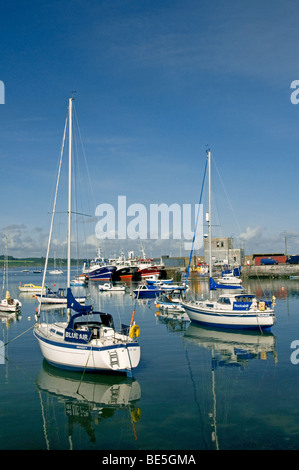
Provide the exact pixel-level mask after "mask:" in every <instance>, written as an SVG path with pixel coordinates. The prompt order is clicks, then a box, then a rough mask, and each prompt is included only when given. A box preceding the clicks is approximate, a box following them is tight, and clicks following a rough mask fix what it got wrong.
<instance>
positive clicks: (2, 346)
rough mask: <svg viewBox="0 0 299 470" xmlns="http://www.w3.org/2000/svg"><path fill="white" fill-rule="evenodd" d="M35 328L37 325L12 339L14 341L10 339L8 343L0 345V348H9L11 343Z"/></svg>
mask: <svg viewBox="0 0 299 470" xmlns="http://www.w3.org/2000/svg"><path fill="white" fill-rule="evenodd" d="M34 326H35V325H32V326H30V328H28V329H27V330H25V331H22V333H20V334H19V335H17V336H15V337H14V338H12V339H10V340H9V341H7V342H6V343H3V344H0V348H4V346H7V345H8V344H9V343H11V342H12V341H14V340H15V339H18V338H20V336H23V335H24V334H25V333H27V332H28V331H30V330H32V328H34Z"/></svg>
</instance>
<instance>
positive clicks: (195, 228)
mask: <svg viewBox="0 0 299 470" xmlns="http://www.w3.org/2000/svg"><path fill="white" fill-rule="evenodd" d="M207 163H208V162H207V160H206V165H205V170H204V175H203V182H202V186H201V193H200V198H199V206H198V211H197V216H196V223H195V227H194V234H193V240H192V248H191V251H190V257H189V264H188V269H187V275H186V280H185V288H184V292H185V291H186V287H187V282H188V277H189V271H190V265H191V260H192V254H193V248H194V242H195V237H196V230H197V223H198V216H199V211H200V204H201V200H202V193H203V188H204V183H205V177H206V172H207Z"/></svg>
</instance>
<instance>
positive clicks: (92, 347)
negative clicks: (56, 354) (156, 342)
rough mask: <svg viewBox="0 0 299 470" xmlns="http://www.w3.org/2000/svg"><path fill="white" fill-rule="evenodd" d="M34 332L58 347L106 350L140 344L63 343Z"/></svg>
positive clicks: (40, 338) (41, 338)
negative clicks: (99, 344) (96, 344)
mask: <svg viewBox="0 0 299 470" xmlns="http://www.w3.org/2000/svg"><path fill="white" fill-rule="evenodd" d="M33 334H34V336H35V337H36V338H37V339H39V340H40V341H43V342H44V343H48V344H51V345H52V346H58V347H61V348H66V349H79V350H80V349H81V350H82V349H84V350H86V349H87V350H90V349H92V350H93V351H105V350H108V349H119V348H125V347H126V348H131V347H136V346H139V344H138V343H137V342H136V343H130V344H124V343H121V344H112V345H111V346H94V345H90V346H89V345H84V344H82V343H72V342H68V343H66V342H65V343H62V342H59V341H53V340H50V339H48V338H44V337H43V336H41V335H39V334H38V333H37V331H33Z"/></svg>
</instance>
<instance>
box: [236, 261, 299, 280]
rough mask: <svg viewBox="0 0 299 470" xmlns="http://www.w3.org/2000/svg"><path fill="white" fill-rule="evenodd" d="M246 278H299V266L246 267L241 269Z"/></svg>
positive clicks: (285, 264)
mask: <svg viewBox="0 0 299 470" xmlns="http://www.w3.org/2000/svg"><path fill="white" fill-rule="evenodd" d="M241 275H242V277H244V278H250V277H251V278H259V277H272V278H273V277H286V278H289V277H290V276H299V264H288V263H281V264H274V265H270V266H257V265H244V266H242V268H241Z"/></svg>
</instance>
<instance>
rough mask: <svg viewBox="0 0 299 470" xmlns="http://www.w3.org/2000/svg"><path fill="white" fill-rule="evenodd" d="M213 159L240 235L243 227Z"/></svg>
mask: <svg viewBox="0 0 299 470" xmlns="http://www.w3.org/2000/svg"><path fill="white" fill-rule="evenodd" d="M212 159H213V162H214V165H215V168H216V171H217V173H218V176H219V179H220V182H221V184H222V187H223V190H224V192H225V195H226V197H227V200H228V203H229V206H230V208H231V211H232V213H233V216H234V219H235V222H236V224H237V227H238V230H239V233H241V227H240V224H239V222H238V219H237V216H236V214H235V211H234V209H233V206H232V203H231V202H230V199H229V197H228V193H227V191H226V188H225V186H224V183H223V180H222V178H221V175H220V173H219V170H218V168H217V165H216V162H215V159H214V157H213V155H212Z"/></svg>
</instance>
